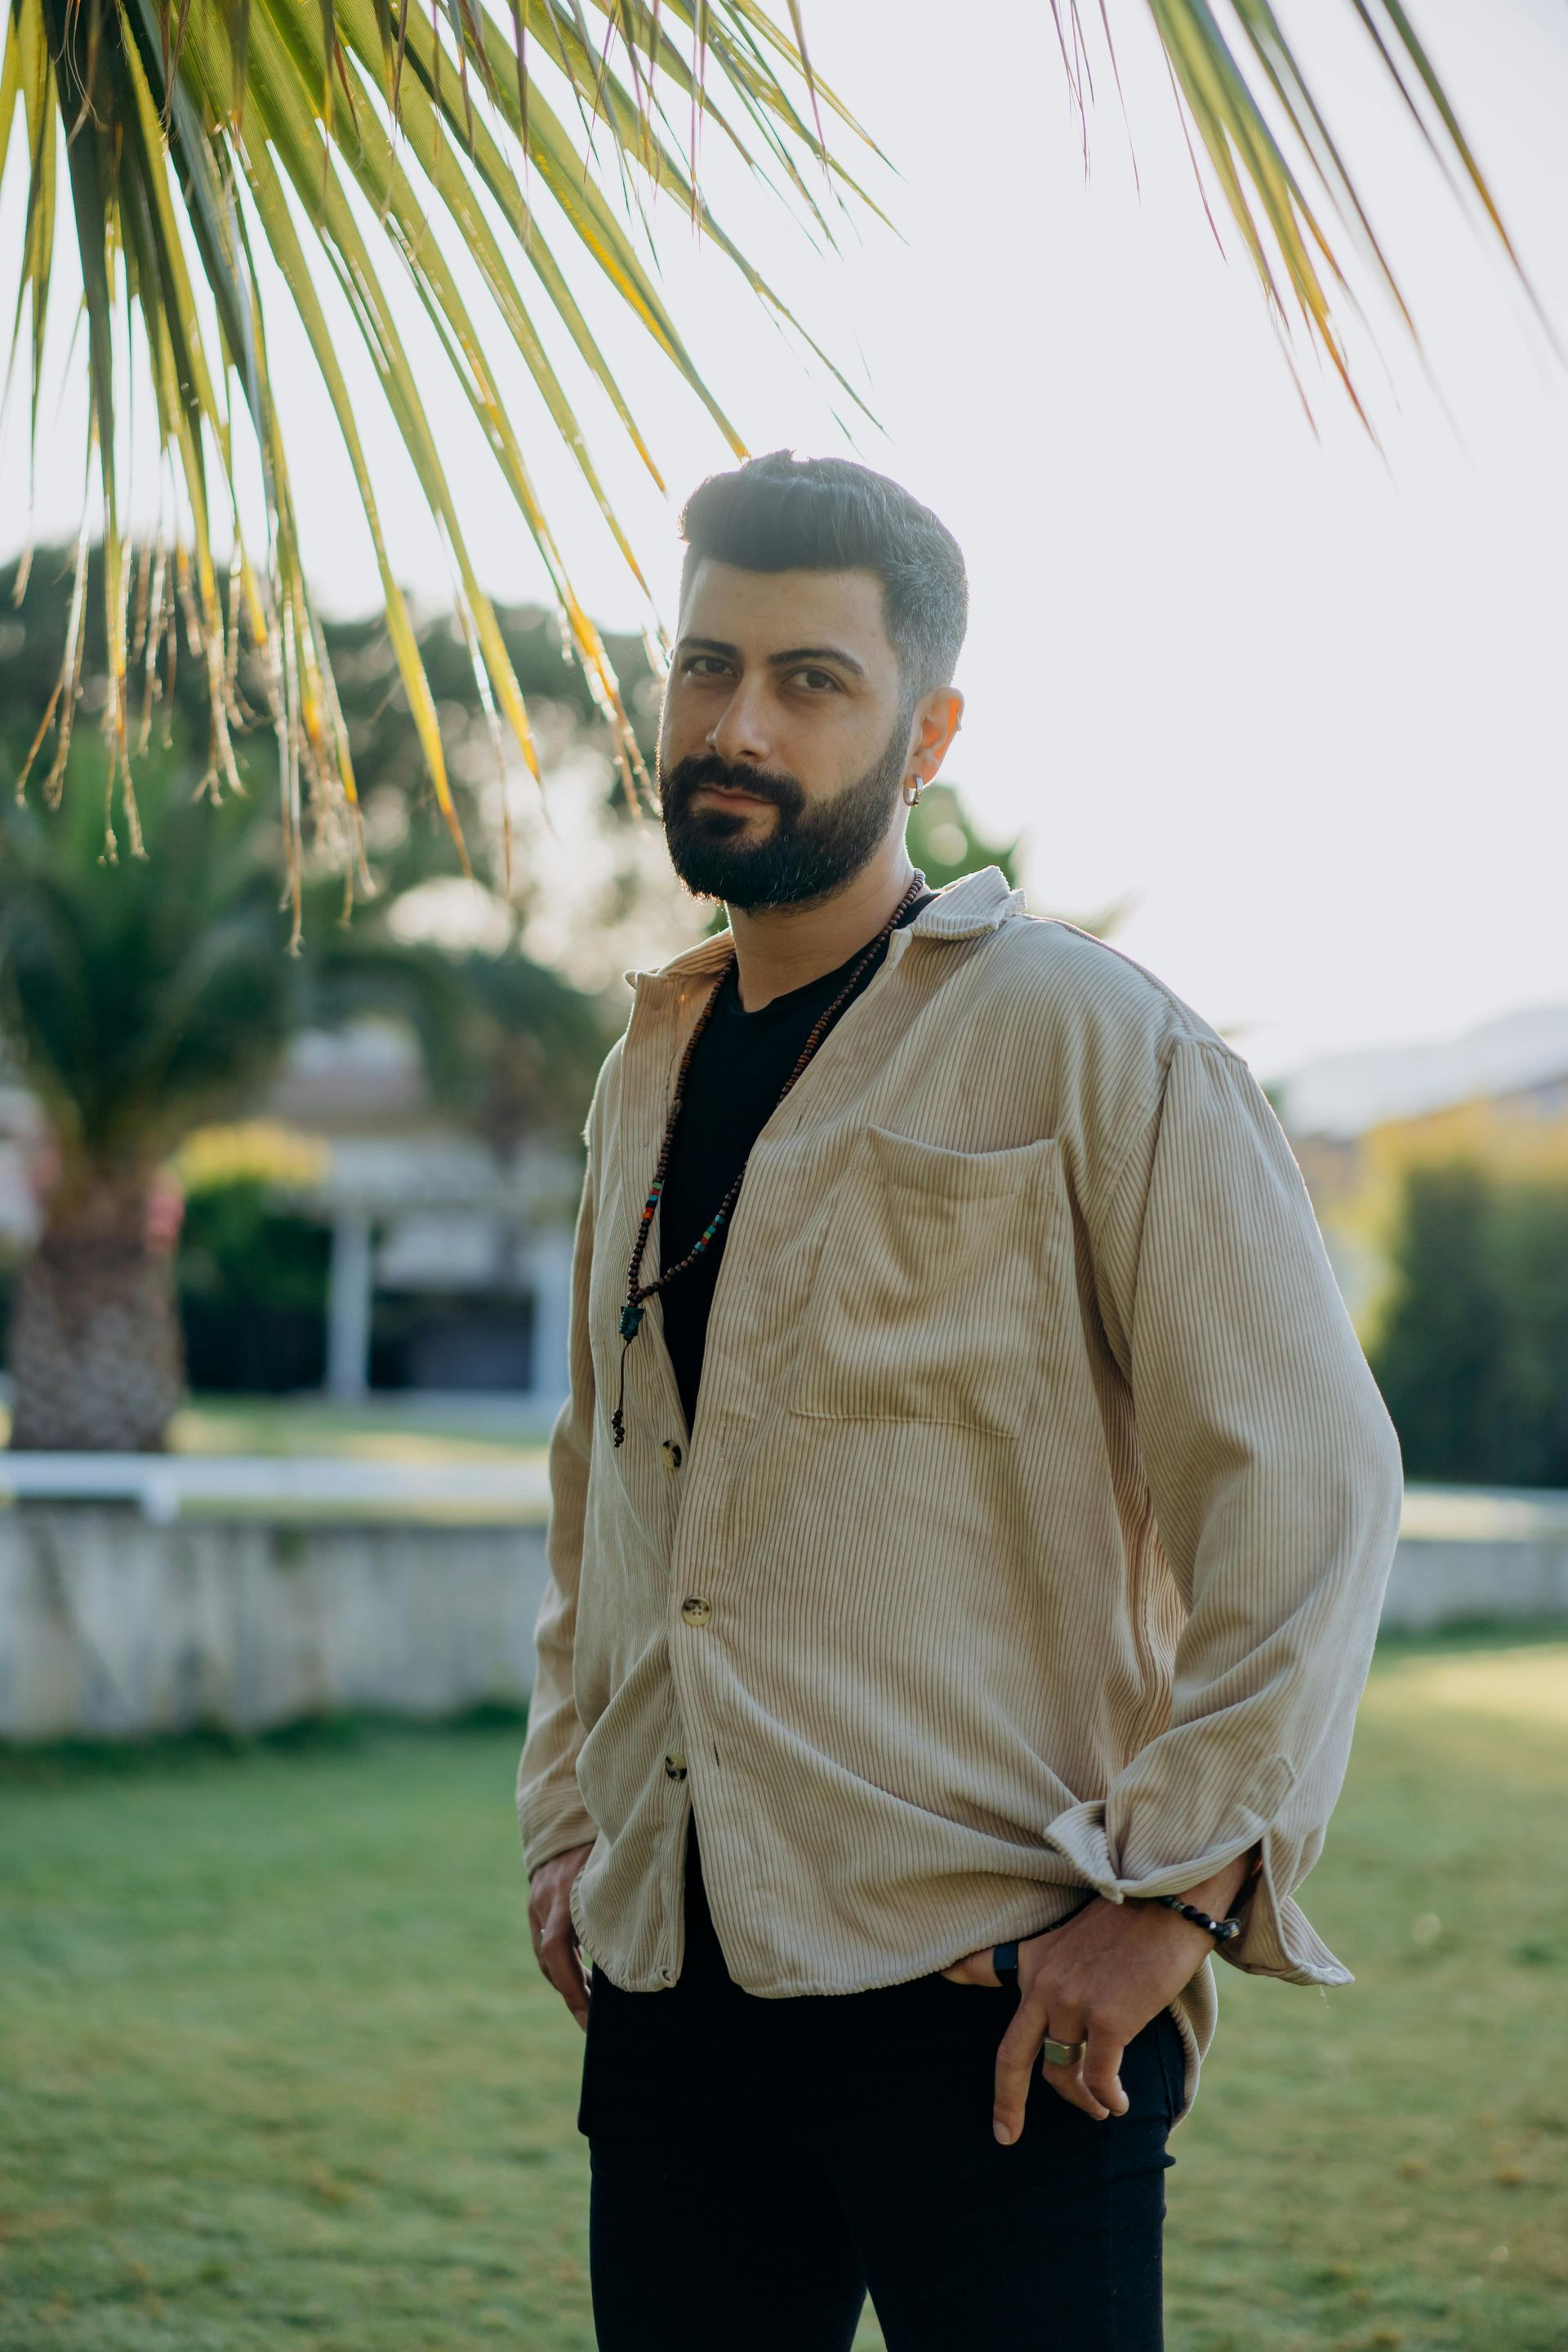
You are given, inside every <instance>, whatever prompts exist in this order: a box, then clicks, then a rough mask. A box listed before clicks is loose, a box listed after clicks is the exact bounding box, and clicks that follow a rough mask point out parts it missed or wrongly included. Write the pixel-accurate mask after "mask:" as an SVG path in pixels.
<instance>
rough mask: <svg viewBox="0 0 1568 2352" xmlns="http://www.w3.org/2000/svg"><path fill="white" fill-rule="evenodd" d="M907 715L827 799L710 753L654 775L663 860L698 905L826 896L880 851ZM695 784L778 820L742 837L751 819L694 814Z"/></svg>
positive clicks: (715, 810) (745, 814)
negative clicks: (747, 796)
mask: <svg viewBox="0 0 1568 2352" xmlns="http://www.w3.org/2000/svg"><path fill="white" fill-rule="evenodd" d="M913 715H914V714H913V712H912V711H911V712H910V716H909V718H904V717H901V716H900V720H899V724H898V725H897V726H896V727H895V728H894V730H893V732H892V734H891V735H890V736H889V739H888V742H887V745H886V747H885V749H884V750H883V751H882V752H881V754H880V756H879V759H878V760H877V761H875V763H874V764H873V765H872V766H871V767H869V768H868V769H867V770H866V772H865V773H864V775H861V776H858V777H857V778H856V780H855V782H853V783H852V784H846V785H845V787H844V789H843V791H842V792H837V793H834V794H833V796H832V798H831V799H829V800H823V801H817V802H816V803H813V802H810V801H808V800H807V798H806V795H805V793H804V792H803V791H802V789H801V787H800V785H799V784H798V783H797V782H796V781H795V778H794V777H793V776H783V775H778V776H775V775H770V774H769V773H768V772H767V771H766V770H765V769H763V768H751V767H746V766H743V765H734V766H732V765H731V762H730V761H728V760H721V758H720V757H719V755H718V753H717V752H716V751H708V752H704V753H702V754H701V755H700V756H699V757H695V758H692V759H689V760H681V761H678V762H677V764H676V765H675V766H674V767H673V768H671V769H670V771H669V772H668V775H667V774H665V773H664V772H662V770H661V772H660V774H659V803H660V809H661V812H662V814H663V818H664V837H665V840H666V842H667V843H668V848H669V858H670V863H671V865H672V866H674V868H675V870H676V872H677V874H678V875H679V877H680V879H681V880H682V881H683V882H684V883H685V885H686V887H687V888H688V889H689V890H690V891H691V892H693V893H694V895H695V896H696V897H698V898H723V899H726V900H727V901H728V902H729V904H730V905H731V906H732V907H743V908H747V909H748V911H749V910H751V909H752V908H761V907H802V906H805V905H806V904H808V903H809V902H810V901H811V900H813V899H818V898H828V897H830V896H831V894H832V893H833V892H834V891H835V890H837V889H838V888H840V887H842V886H843V885H844V884H845V883H846V882H847V881H849V880H850V879H851V877H853V876H854V875H857V874H858V873H859V871H860V869H861V867H862V866H865V865H867V864H868V862H869V860H870V858H871V857H872V856H874V855H875V853H876V851H877V850H878V849H879V847H880V845H881V843H882V841H883V839H884V838H885V836H886V835H887V831H888V825H889V819H890V818H891V816H892V814H893V811H894V809H895V807H896V806H897V804H898V800H899V794H900V789H901V787H902V784H903V781H904V765H905V760H906V757H907V754H908V750H909V740H910V720H911V719H912V718H913ZM703 784H728V785H729V786H730V787H731V789H732V790H733V791H735V792H743V793H755V795H756V797H757V798H758V799H759V800H764V801H771V802H772V803H773V806H774V807H775V808H776V809H777V811H778V816H777V819H776V820H775V822H774V824H773V826H772V827H771V828H770V830H769V832H768V833H767V835H766V836H765V837H764V838H763V840H761V841H752V840H749V839H748V838H747V837H746V836H747V827H748V824H749V823H750V818H751V812H750V811H744V810H739V809H726V808H723V807H721V805H719V804H718V803H714V802H709V803H706V804H705V805H704V806H702V807H701V808H695V809H694V808H693V807H692V805H691V800H692V795H693V793H696V792H697V791H698V789H699V787H700V786H701V785H703Z"/></svg>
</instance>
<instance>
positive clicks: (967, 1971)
mask: <svg viewBox="0 0 1568 2352" xmlns="http://www.w3.org/2000/svg"><path fill="white" fill-rule="evenodd" d="M938 1974H939V1975H940V1976H944V1977H945V1978H946V1979H947V1980H948V1982H949V1984H972V1985H999V1984H1000V1983H1001V1981H1002V1979H1001V1978H1000V1977H999V1976H998V1975H997V1973H996V1971H995V1969H994V1967H993V1966H992V1964H991V1952H990V1950H989V1949H987V1950H985V1951H984V1952H966V1953H965V1954H964V1956H963V1959H961V1960H954V1962H953V1964H952V1968H950V1969H939V1970H938Z"/></svg>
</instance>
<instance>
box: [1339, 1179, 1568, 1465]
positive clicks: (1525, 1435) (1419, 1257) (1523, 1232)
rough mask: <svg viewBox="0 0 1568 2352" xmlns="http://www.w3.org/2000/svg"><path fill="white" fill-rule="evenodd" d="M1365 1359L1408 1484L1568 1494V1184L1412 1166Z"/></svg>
mask: <svg viewBox="0 0 1568 2352" xmlns="http://www.w3.org/2000/svg"><path fill="white" fill-rule="evenodd" d="M1369 1352H1370V1358H1371V1362H1372V1368H1373V1373H1374V1374H1375V1376H1376V1379H1377V1381H1378V1384H1379V1386H1380V1387H1381V1388H1382V1390H1383V1393H1384V1398H1385V1400H1386V1402H1387V1404H1388V1409H1389V1412H1390V1413H1391V1414H1392V1415H1393V1418H1394V1425H1395V1427H1396V1428H1397V1430H1398V1432H1399V1437H1400V1444H1401V1446H1402V1448H1403V1450H1404V1454H1405V1468H1406V1471H1407V1472H1408V1473H1409V1475H1411V1476H1413V1477H1418V1478H1435V1479H1443V1480H1453V1481H1458V1482H1466V1481H1473V1482H1479V1483H1483V1484H1489V1485H1500V1486H1568V1184H1563V1183H1562V1182H1560V1181H1548V1180H1543V1179H1542V1178H1538V1177H1520V1176H1515V1175H1510V1174H1506V1173H1502V1172H1500V1171H1497V1170H1496V1169H1491V1168H1488V1167H1486V1166H1484V1165H1483V1164H1482V1163H1480V1162H1479V1161H1475V1160H1452V1161H1448V1162H1447V1163H1443V1162H1436V1163H1428V1164H1418V1165H1415V1166H1413V1167H1411V1168H1409V1169H1408V1170H1407V1171H1405V1178H1404V1184H1403V1191H1402V1194H1401V1201H1400V1208H1399V1213H1398V1216H1397V1219H1396V1223H1395V1228H1394V1247H1393V1272H1392V1279H1391V1283H1390V1287H1389V1291H1388V1294H1387V1297H1386V1299H1385V1302H1384V1309H1383V1313H1382V1316H1381V1318H1380V1328H1379V1331H1378V1333H1377V1335H1376V1337H1375V1338H1374V1339H1373V1344H1372V1347H1371V1349H1370V1351H1369Z"/></svg>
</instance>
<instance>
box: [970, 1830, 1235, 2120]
mask: <svg viewBox="0 0 1568 2352" xmlns="http://www.w3.org/2000/svg"><path fill="white" fill-rule="evenodd" d="M1254 1852H1256V1849H1254ZM1250 1859H1251V1857H1250V1856H1248V1855H1241V1856H1239V1857H1238V1858H1237V1861H1236V1862H1234V1863H1232V1864H1227V1866H1226V1869H1225V1870H1223V1871H1221V1872H1219V1873H1217V1874H1215V1877H1213V1878H1209V1879H1205V1882H1204V1884H1203V1885H1202V1886H1201V1887H1194V1889H1193V1890H1192V1891H1191V1892H1190V1893H1189V1894H1187V1895H1186V1896H1185V1898H1184V1899H1185V1900H1186V1901H1188V1902H1190V1903H1194V1904H1196V1905H1197V1906H1198V1908H1199V1909H1200V1910H1205V1911H1207V1912H1208V1913H1210V1915H1211V1916H1213V1917H1215V1918H1216V1919H1218V1918H1223V1917H1224V1916H1226V1913H1227V1912H1228V1911H1229V1909H1230V1906H1231V1904H1232V1903H1233V1902H1234V1900H1235V1898H1236V1894H1237V1889H1238V1887H1239V1886H1240V1885H1242V1884H1243V1882H1244V1880H1245V1878H1246V1876H1247V1867H1248V1864H1249V1862H1250ZM1214 1949H1215V1940H1214V1937H1212V1936H1211V1935H1210V1934H1209V1931H1208V1929H1207V1928H1206V1927H1198V1926H1197V1924H1196V1922H1195V1921H1194V1920H1192V1919H1184V1917H1183V1916H1182V1914H1181V1913H1180V1912H1179V1911H1172V1910H1170V1909H1169V1908H1168V1907H1167V1906H1165V1905H1164V1904H1163V1903H1149V1902H1141V1901H1139V1900H1137V1899H1136V1898H1134V1899H1131V1900H1129V1901H1128V1902H1125V1903H1110V1902H1108V1901H1107V1900H1106V1899H1105V1897H1104V1896H1102V1895H1094V1896H1092V1897H1091V1899H1090V1900H1089V1902H1088V1903H1086V1904H1085V1905H1084V1906H1083V1908H1082V1909H1081V1910H1080V1911H1075V1912H1074V1913H1073V1915H1072V1916H1071V1917H1070V1918H1069V1919H1068V1920H1066V1921H1065V1922H1064V1923H1063V1924H1062V1925H1061V1926H1060V1927H1049V1928H1047V1930H1046V1933H1045V1934H1044V1935H1043V1936H1031V1937H1028V1938H1027V1939H1026V1941H1023V1942H1021V1943H1020V1944H1019V1946H1018V1994H1019V2000H1018V2009H1017V2014H1016V2016H1015V2018H1014V2020H1013V2022H1012V2024H1011V2025H1010V2026H1009V2027H1008V2029H1007V2031H1006V2032H1005V2034H1004V2035H1003V2037H1002V2042H1001V2046H1000V2048H999V2049H998V2051H997V2053H996V2096H995V2105H994V2108H993V2111H992V2126H993V2128H994V2131H995V2134H996V2137H997V2138H998V2139H999V2140H1000V2141H1001V2142H1002V2145H1003V2146H1004V2147H1012V2145H1013V2143H1014V2141H1015V2140H1016V2138H1017V2137H1018V2135H1019V2134H1020V2132H1021V2131H1022V2130H1023V2128H1024V2102H1025V2099H1026V2096H1027V2094H1028V2088H1029V2074H1030V2071H1031V2069H1032V2068H1033V2066H1034V2063H1035V2061H1036V2060H1037V2058H1039V2057H1040V2046H1041V2044H1042V2042H1044V2041H1045V2039H1046V2037H1047V2034H1048V2035H1049V2036H1050V2037H1051V2039H1052V2040H1053V2041H1056V2042H1088V2044H1089V2047H1088V2048H1087V2050H1086V2051H1085V2052H1084V2054H1083V2056H1082V2058H1081V2059H1080V2060H1079V2063H1078V2064H1077V2065H1076V2066H1058V2065H1054V2064H1052V2063H1050V2062H1049V2061H1048V2060H1046V2059H1041V2060H1040V2073H1041V2074H1042V2075H1043V2076H1044V2078H1045V2080H1046V2081H1047V2083H1048V2084H1050V2086H1051V2088H1052V2090H1053V2091H1055V2092H1056V2093H1057V2095H1058V2097H1060V2098H1063V2099H1065V2100H1066V2101H1067V2102H1068V2105H1069V2106H1074V2107H1081V2108H1082V2109H1083V2111H1084V2113H1085V2115H1087V2116H1093V2118H1094V2120H1095V2121H1096V2122H1097V2123H1104V2122H1105V2121H1106V2119H1107V2117H1108V2116H1112V2115H1117V2116H1124V2115H1125V2114H1126V2112H1127V2108H1128V2098H1127V2094H1126V2092H1125V2091H1124V2090H1123V2089H1122V2087H1121V2074H1120V2073H1119V2071H1118V2070H1119V2069H1120V2067H1121V2054H1122V2052H1123V2051H1124V2050H1125V2049H1126V2047H1127V2044H1128V2043H1129V2042H1131V2040H1132V2039H1133V2037H1134V2035H1136V2034H1138V2033H1141V2032H1142V2030H1143V2028H1144V2027H1145V2026H1146V2025H1147V2024H1148V2022H1149V2021H1150V2019H1151V2018H1152V2017H1157V2016H1158V2015H1159V2012H1160V2011H1161V2010H1163V2009H1166V2008H1168V2007H1169V2006H1170V2004H1171V2002H1172V2001H1173V2000H1174V1999H1175V1998H1176V1995H1177V1994H1178V1993H1179V1992H1181V1991H1182V1990H1183V1989H1184V1987H1185V1986H1187V1985H1189V1984H1190V1983H1191V1982H1192V1980H1193V1979H1194V1976H1196V1974H1197V1972H1198V1970H1199V1969H1200V1968H1201V1967H1202V1966H1203V1962H1204V1959H1205V1955H1206V1954H1208V1953H1209V1952H1212V1951H1213V1950H1214ZM942 1975H943V1976H944V1977H948V1978H950V1979H952V1982H953V1983H954V1984H989V1985H994V1984H998V1983H1000V1981H1001V1979H1000V1978H999V1977H998V1976H997V1974H996V1971H995V1969H994V1968H993V1967H992V1965H991V1954H990V1953H989V1952H988V1951H986V1952H971V1953H970V1954H969V1955H968V1957H967V1958H964V1959H962V1960H959V1961H957V1962H956V1963H955V1964H954V1966H953V1967H952V1968H950V1969H942Z"/></svg>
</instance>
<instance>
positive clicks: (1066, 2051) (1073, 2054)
mask: <svg viewBox="0 0 1568 2352" xmlns="http://www.w3.org/2000/svg"><path fill="white" fill-rule="evenodd" d="M1088 2049H1089V2044H1088V2042H1053V2041H1052V2040H1051V2037H1050V2035H1049V2034H1048V2033H1047V2036H1046V2038H1045V2041H1044V2042H1043V2043H1042V2045H1041V2050H1040V2055H1041V2056H1042V2057H1043V2058H1044V2060H1045V2062H1046V2063H1047V2066H1076V2065H1077V2064H1078V2063H1079V2059H1080V2058H1082V2057H1083V2056H1084V2054H1085V2053H1086V2052H1087V2051H1088Z"/></svg>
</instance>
